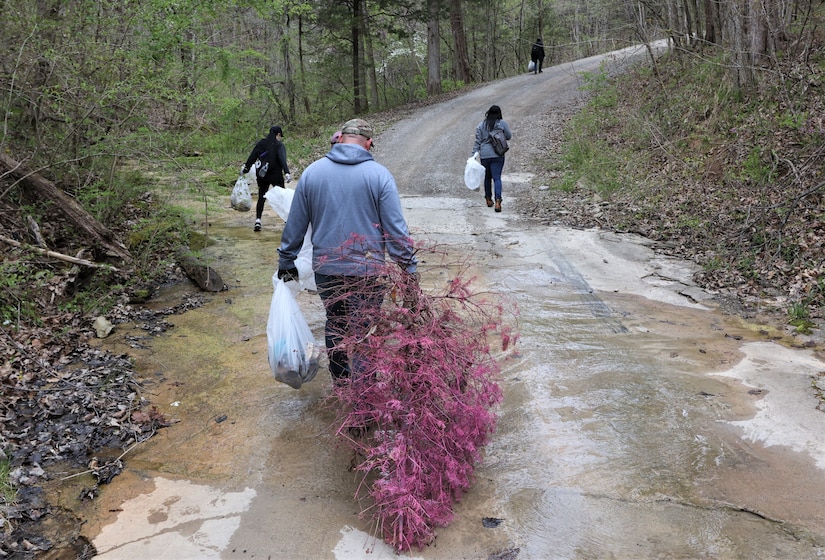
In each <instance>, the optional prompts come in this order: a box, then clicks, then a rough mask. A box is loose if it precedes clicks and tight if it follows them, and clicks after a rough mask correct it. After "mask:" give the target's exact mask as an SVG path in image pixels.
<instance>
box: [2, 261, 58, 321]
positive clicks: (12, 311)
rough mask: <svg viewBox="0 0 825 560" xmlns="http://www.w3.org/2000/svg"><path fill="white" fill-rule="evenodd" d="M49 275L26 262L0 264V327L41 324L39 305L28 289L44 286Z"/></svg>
mask: <svg viewBox="0 0 825 560" xmlns="http://www.w3.org/2000/svg"><path fill="white" fill-rule="evenodd" d="M47 274H48V273H46V272H44V271H38V270H37V268H36V267H35V266H34V265H32V264H31V263H30V262H27V261H25V260H5V261H3V262H0V325H2V326H15V325H19V324H20V323H21V322H25V323H29V322H39V313H38V308H37V304H36V303H35V302H34V301H33V300H32V298H30V297H29V295H28V291H27V288H28V287H30V286H33V285H40V284H42V283H43V282H44V279H45V277H46V276H47Z"/></svg>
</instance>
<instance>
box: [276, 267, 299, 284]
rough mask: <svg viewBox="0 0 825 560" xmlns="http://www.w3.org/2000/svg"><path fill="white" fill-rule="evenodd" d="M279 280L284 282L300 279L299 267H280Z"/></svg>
mask: <svg viewBox="0 0 825 560" xmlns="http://www.w3.org/2000/svg"><path fill="white" fill-rule="evenodd" d="M278 280H283V281H284V282H289V281H290V280H295V281H297V280H298V269H297V268H287V269H283V268H279V269H278Z"/></svg>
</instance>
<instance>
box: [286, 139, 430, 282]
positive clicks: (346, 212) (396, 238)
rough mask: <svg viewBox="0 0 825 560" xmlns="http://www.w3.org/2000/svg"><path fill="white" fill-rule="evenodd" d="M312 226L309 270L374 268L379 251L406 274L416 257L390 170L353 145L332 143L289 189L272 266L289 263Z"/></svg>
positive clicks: (362, 271)
mask: <svg viewBox="0 0 825 560" xmlns="http://www.w3.org/2000/svg"><path fill="white" fill-rule="evenodd" d="M310 226H312V235H311V241H312V268H313V270H314V271H316V272H319V273H321V274H327V275H331V276H339V275H340V276H371V275H373V274H376V273H378V272H380V267H382V266H383V265H384V262H385V261H384V258H385V252H386V253H387V254H389V256H390V257H391V258H392V260H393V261H395V262H396V263H398V264H399V266H401V267H402V268H403V269H405V270H406V271H407V272H410V273H413V272H415V271H416V265H417V261H416V258H415V253H414V247H413V243H412V240H411V239H410V233H409V229H408V228H407V222H406V220H405V219H404V215H403V212H402V211H401V199H400V197H399V196H398V187H397V186H396V184H395V179H394V178H393V176H392V174H391V173H390V172H389V170H387V168H385V167H384V166H383V165H381V164H379V163H377V162H376V161H375V160H374V159H373V157H372V154H371V153H370V152H369V151H368V150H366V149H364V148H362V147H361V146H359V145H357V144H335V145H334V146H333V147H332V149H330V151H329V153H327V155H326V157H323V158H321V159H319V160H317V161H315V162H313V163H312V164H310V165H309V167H307V168H306V169H305V170H304V172H303V173H302V174H301V178H300V180H299V181H298V184H297V185H296V187H295V195H294V197H293V198H292V206H291V208H290V210H289V216H288V219H287V223H286V226H284V232H283V235H282V236H281V246H280V248H279V249H278V254H279V259H278V268H279V269H281V270H286V269H290V268H293V267H294V266H295V264H294V263H295V259H296V258H297V256H298V252H299V251H300V250H301V246H302V245H303V241H304V236H305V235H306V232H307V230H308V228H309V227H310Z"/></svg>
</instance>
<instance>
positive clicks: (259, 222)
mask: <svg viewBox="0 0 825 560" xmlns="http://www.w3.org/2000/svg"><path fill="white" fill-rule="evenodd" d="M255 231H261V220H255Z"/></svg>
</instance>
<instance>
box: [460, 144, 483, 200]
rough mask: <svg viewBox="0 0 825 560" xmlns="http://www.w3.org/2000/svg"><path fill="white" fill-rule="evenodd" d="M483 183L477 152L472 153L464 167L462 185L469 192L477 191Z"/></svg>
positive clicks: (481, 168) (481, 166)
mask: <svg viewBox="0 0 825 560" xmlns="http://www.w3.org/2000/svg"><path fill="white" fill-rule="evenodd" d="M482 181H484V166H483V165H481V161H480V160H479V156H478V152H476V153H474V154H473V155H472V156H471V157H470V158H469V159H468V160H467V165H466V166H464V184H465V185H466V186H467V188H468V189H470V190H471V191H477V190H478V188H479V187H480V186H481V183H482Z"/></svg>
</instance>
